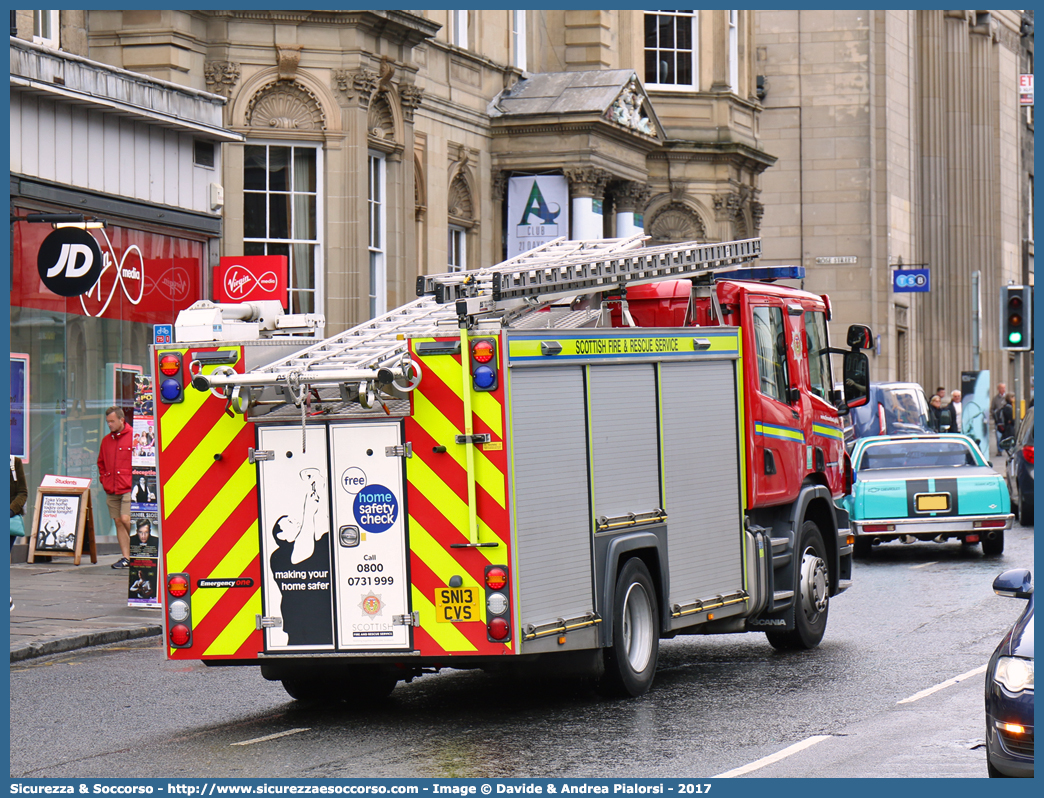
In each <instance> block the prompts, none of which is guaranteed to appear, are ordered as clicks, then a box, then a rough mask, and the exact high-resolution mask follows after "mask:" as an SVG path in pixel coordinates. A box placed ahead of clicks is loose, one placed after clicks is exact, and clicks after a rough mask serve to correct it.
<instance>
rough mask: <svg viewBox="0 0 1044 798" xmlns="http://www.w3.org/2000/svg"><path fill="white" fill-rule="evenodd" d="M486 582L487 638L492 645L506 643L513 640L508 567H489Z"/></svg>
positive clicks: (487, 567)
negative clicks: (507, 588)
mask: <svg viewBox="0 0 1044 798" xmlns="http://www.w3.org/2000/svg"><path fill="white" fill-rule="evenodd" d="M485 581H486V618H487V619H488V620H487V621H486V636H487V637H488V638H489V641H490V642H491V643H506V642H507V641H508V640H510V639H511V621H510V618H511V598H510V595H511V594H510V591H508V590H505V589H504V588H506V587H507V586H508V567H507V566H506V565H487V566H486V573H485Z"/></svg>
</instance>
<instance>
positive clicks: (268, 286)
mask: <svg viewBox="0 0 1044 798" xmlns="http://www.w3.org/2000/svg"><path fill="white" fill-rule="evenodd" d="M278 288H279V278H278V277H277V276H276V273H275V272H273V271H271V270H269V271H267V272H265V273H264V274H261V275H257V276H255V275H254V273H253V272H252V271H250V270H249V269H246V268H244V267H243V266H239V265H238V264H237V265H234V266H232V267H231V268H230V269H229V270H228V271H227V272H225V293H226V294H227V295H228V297H229V299H243V298H244V297H246V296H248V295H249V294H250V293H251V292H252V291H253V290H255V289H260V290H262V291H264V292H265V293H267V294H272V293H275V291H276V290H277V289H278Z"/></svg>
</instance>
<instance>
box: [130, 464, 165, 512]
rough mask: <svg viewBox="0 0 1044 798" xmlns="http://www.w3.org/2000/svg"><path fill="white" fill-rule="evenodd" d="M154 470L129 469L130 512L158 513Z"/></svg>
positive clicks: (142, 467) (145, 468)
mask: <svg viewBox="0 0 1044 798" xmlns="http://www.w3.org/2000/svg"><path fill="white" fill-rule="evenodd" d="M156 495H157V494H156V469H155V468H154V467H152V468H150V467H144V466H139V467H137V468H135V467H133V466H132V467H131V512H132V513H155V512H159V505H158V504H157V502H156Z"/></svg>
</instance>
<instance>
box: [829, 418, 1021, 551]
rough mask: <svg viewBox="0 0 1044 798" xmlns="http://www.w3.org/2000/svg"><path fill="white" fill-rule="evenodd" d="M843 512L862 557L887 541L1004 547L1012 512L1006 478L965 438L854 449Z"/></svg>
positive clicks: (880, 441) (896, 440)
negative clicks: (978, 544) (848, 489)
mask: <svg viewBox="0 0 1044 798" xmlns="http://www.w3.org/2000/svg"><path fill="white" fill-rule="evenodd" d="M851 457H852V473H853V483H852V491H851V493H850V494H849V495H847V496H845V497H844V498H843V499H841V501H840V502H839V504H840V506H841V507H843V508H844V509H845V510H847V511H848V515H849V519H850V521H851V530H852V533H853V535H854V536H855V546H854V551H855V554H856V555H857V556H862V557H865V556H866V555H867V554H869V553H870V550H871V548H872V547H873V546H875V545H877V544H880V543H884V542H886V541H890V540H901V541H903V542H905V543H913V542H914V541H918V540H925V541H927V540H931V541H935V542H936V543H944V542H946V541H947V540H960V541H961V543H963V544H965V545H974V544H976V543H982V551H983V553H984V554H990V555H996V554H1000V553H1001V552H1003V551H1004V530H1006V529H1010V528H1011V525H1012V520H1013V518H1014V516H1013V515H1012V514H1011V501H1010V498H1009V496H1008V486H1007V485H1006V484H1005V482H1004V477H1003V476H1001V475H1000V474H998V473H997V472H996V471H994V470H993V469H992V468H991V467H990V465H989V463H987V462H986V461H985V460H983V458H982V454H980V452H979V448H978V447H977V446H976V445H975V443H974V442H973V441H972V440H971V438H969V437H967V436H966V435H950V434H945V435H917V436H894V435H893V436H875V437H872V438H861V439H860V440H858V441H856V444H855V446H854V447H853V449H852V455H851Z"/></svg>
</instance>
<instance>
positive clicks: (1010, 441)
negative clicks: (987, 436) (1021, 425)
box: [998, 437, 1015, 452]
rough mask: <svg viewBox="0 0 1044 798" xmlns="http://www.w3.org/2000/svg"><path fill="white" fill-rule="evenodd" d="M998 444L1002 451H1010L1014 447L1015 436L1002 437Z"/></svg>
mask: <svg viewBox="0 0 1044 798" xmlns="http://www.w3.org/2000/svg"><path fill="white" fill-rule="evenodd" d="M998 446H1000V448H1001V449H1003V450H1004V451H1006V452H1010V451H1011V450H1012V449H1014V448H1015V438H1013V437H1007V438H1002V439H1001V442H1000V443H999V444H998Z"/></svg>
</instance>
